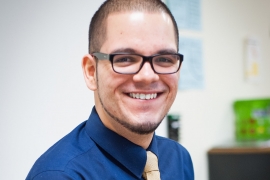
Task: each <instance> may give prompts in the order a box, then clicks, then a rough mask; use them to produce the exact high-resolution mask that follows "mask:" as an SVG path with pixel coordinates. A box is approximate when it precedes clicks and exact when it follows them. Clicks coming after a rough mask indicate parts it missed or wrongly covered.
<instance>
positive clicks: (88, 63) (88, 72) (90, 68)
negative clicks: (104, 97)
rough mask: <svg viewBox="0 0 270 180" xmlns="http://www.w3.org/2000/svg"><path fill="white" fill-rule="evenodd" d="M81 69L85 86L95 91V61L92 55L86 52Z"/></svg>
mask: <svg viewBox="0 0 270 180" xmlns="http://www.w3.org/2000/svg"><path fill="white" fill-rule="evenodd" d="M82 70H83V75H84V80H85V83H86V85H87V87H88V88H89V89H90V90H92V91H95V90H96V89H97V78H96V61H95V58H94V57H93V56H92V55H90V54H87V55H85V56H84V57H83V59H82Z"/></svg>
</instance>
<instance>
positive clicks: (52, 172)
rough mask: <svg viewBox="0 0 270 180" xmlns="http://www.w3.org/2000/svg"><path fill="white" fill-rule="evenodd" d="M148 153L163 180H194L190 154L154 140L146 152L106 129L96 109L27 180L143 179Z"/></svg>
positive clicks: (157, 138)
mask: <svg viewBox="0 0 270 180" xmlns="http://www.w3.org/2000/svg"><path fill="white" fill-rule="evenodd" d="M146 150H150V151H152V152H153V153H154V154H156V156H157V157H158V163H159V164H158V166H159V170H160V176H161V179H162V180H178V179H179V180H193V179H194V173H193V166H192V161H191V158H190V155H189V153H188V151H187V150H186V149H185V148H184V147H183V146H181V145H180V144H179V143H177V142H175V141H173V140H170V139H167V138H164V137H160V136H157V135H154V136H153V139H152V141H151V144H150V145H149V147H148V148H147V149H144V148H142V147H141V146H138V145H136V144H134V143H132V142H130V141H129V140H127V139H126V138H124V137H122V136H120V135H118V134H117V133H115V132H113V131H111V130H110V129H108V128H106V127H105V126H104V125H103V123H102V121H101V120H100V118H99V116H98V114H97V112H96V109H95V107H94V108H93V110H92V113H91V114H90V117H89V119H88V120H87V121H85V122H83V123H81V124H80V125H79V126H77V127H76V128H75V129H74V130H73V131H71V132H70V133H69V134H68V135H66V136H65V137H64V138H62V139H61V140H60V141H58V142H57V143H56V144H54V145H53V146H52V147H51V148H49V149H48V150H47V151H46V152H45V153H44V154H43V155H42V156H41V157H40V158H39V159H38V160H37V161H36V162H35V164H34V165H33V167H32V169H31V171H30V172H29V174H28V176H27V178H26V180H48V179H50V180H62V179H70V180H71V179H72V180H83V179H85V180H100V179H102V180H103V179H104V180H105V179H117V180H132V179H143V178H142V173H143V170H144V167H145V163H146Z"/></svg>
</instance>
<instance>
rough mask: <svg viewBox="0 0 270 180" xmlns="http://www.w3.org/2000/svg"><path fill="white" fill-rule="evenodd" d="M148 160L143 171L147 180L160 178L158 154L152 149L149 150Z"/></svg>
mask: <svg viewBox="0 0 270 180" xmlns="http://www.w3.org/2000/svg"><path fill="white" fill-rule="evenodd" d="M146 153H147V160H146V165H145V168H144V172H143V178H144V179H145V180H160V173H159V169H158V159H157V156H156V155H155V154H154V153H152V152H151V151H147V152H146Z"/></svg>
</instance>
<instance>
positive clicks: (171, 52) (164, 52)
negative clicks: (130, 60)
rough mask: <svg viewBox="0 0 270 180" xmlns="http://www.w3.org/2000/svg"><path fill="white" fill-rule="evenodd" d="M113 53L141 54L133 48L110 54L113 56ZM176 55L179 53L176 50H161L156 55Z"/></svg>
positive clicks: (120, 49) (114, 51)
mask: <svg viewBox="0 0 270 180" xmlns="http://www.w3.org/2000/svg"><path fill="white" fill-rule="evenodd" d="M113 53H130V54H140V53H139V52H138V51H136V50H135V49H132V48H119V49H115V50H113V51H112V52H111V53H110V54H113ZM174 53H177V51H175V50H174V49H161V50H158V51H157V52H156V53H154V54H174Z"/></svg>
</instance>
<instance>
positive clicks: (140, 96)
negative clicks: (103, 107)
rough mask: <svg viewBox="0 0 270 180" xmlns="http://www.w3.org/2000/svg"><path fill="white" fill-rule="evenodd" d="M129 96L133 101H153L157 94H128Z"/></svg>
mask: <svg viewBox="0 0 270 180" xmlns="http://www.w3.org/2000/svg"><path fill="white" fill-rule="evenodd" d="M129 96H130V97H132V98H134V99H142V100H149V99H155V98H156V97H157V93H151V94H143V93H129Z"/></svg>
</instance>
